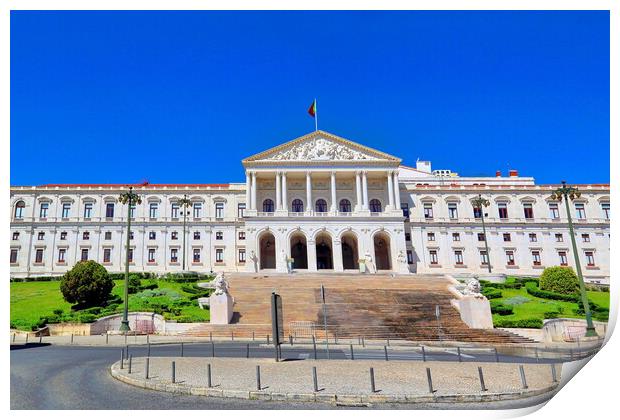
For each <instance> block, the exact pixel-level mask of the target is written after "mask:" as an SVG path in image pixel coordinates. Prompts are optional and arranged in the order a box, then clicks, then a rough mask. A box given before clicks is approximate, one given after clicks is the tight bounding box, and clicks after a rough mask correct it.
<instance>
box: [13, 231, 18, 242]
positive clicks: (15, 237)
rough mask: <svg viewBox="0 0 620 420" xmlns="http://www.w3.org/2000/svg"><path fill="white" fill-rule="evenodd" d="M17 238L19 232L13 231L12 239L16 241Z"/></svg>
mask: <svg viewBox="0 0 620 420" xmlns="http://www.w3.org/2000/svg"><path fill="white" fill-rule="evenodd" d="M18 239H19V232H13V240H14V241H16V240H18Z"/></svg>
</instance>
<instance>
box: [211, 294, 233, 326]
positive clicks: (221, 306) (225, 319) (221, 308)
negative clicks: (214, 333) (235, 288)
mask: <svg viewBox="0 0 620 420" xmlns="http://www.w3.org/2000/svg"><path fill="white" fill-rule="evenodd" d="M209 306H210V310H211V321H210V322H211V324H219V325H226V324H230V320H231V319H232V316H233V298H232V296H230V295H229V294H228V293H224V294H221V295H216V294H212V295H211V296H210V297H209Z"/></svg>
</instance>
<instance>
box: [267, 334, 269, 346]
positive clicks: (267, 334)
mask: <svg viewBox="0 0 620 420" xmlns="http://www.w3.org/2000/svg"><path fill="white" fill-rule="evenodd" d="M267 345H269V334H267Z"/></svg>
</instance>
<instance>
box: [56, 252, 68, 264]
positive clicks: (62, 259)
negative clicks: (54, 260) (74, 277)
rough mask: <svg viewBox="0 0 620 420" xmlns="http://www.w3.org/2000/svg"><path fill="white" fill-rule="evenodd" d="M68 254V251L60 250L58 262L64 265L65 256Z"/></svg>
mask: <svg viewBox="0 0 620 420" xmlns="http://www.w3.org/2000/svg"><path fill="white" fill-rule="evenodd" d="M66 254H67V250H66V249H64V248H60V249H59V250H58V262H59V263H64V262H65V255H66Z"/></svg>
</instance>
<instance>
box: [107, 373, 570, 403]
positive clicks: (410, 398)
mask: <svg viewBox="0 0 620 420" xmlns="http://www.w3.org/2000/svg"><path fill="white" fill-rule="evenodd" d="M110 375H111V376H112V377H113V378H114V379H116V380H118V381H121V382H123V383H126V384H128V385H133V386H136V387H138V388H144V389H150V390H154V391H164V392H172V393H174V394H184V395H200V396H205V397H219V398H237V399H246V400H261V401H290V402H317V403H331V404H343V405H348V404H378V403H379V404H382V403H401V404H402V403H413V404H422V403H485V402H496V401H506V400H516V399H523V398H529V397H535V396H539V395H543V394H547V393H550V392H553V391H554V390H555V389H556V388H557V387H558V386H557V385H553V386H549V387H546V388H541V389H536V390H528V391H518V392H504V393H486V394H446V395H436V394H434V395H427V396H424V395H379V394H376V395H347V394H317V393H281V392H267V391H242V390H234V389H216V388H208V387H200V386H189V385H183V384H172V383H170V384H164V383H157V382H153V381H149V380H146V379H135V378H131V377H129V376H127V375H125V374H124V373H123V372H122V371H121V370H120V369H119V368H118V362H116V363H114V364H113V365H112V366H110Z"/></svg>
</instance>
